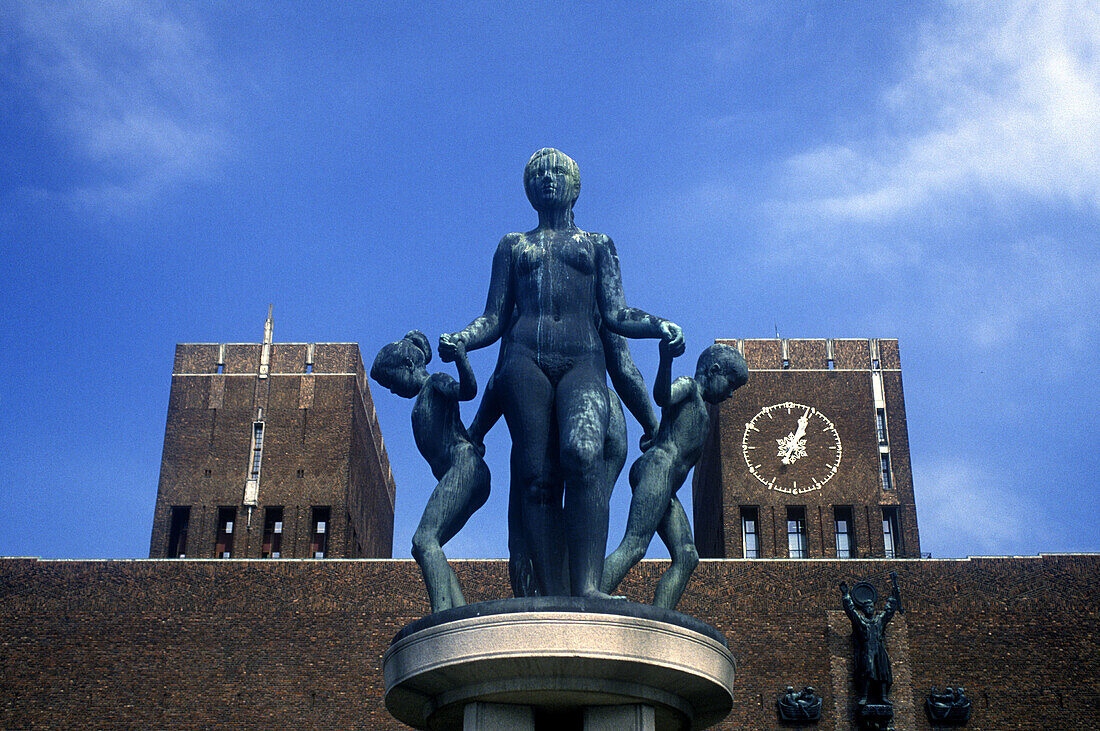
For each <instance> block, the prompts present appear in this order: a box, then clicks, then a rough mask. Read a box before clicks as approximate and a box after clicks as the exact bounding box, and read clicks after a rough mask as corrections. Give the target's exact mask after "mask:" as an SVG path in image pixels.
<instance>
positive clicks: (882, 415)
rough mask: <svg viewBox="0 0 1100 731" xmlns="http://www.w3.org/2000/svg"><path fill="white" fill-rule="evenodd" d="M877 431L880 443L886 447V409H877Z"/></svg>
mask: <svg viewBox="0 0 1100 731" xmlns="http://www.w3.org/2000/svg"><path fill="white" fill-rule="evenodd" d="M875 431H876V432H878V443H879V444H880V445H881V446H884V447H885V446H886V445H887V444H889V442H888V441H887V439H886V409H875Z"/></svg>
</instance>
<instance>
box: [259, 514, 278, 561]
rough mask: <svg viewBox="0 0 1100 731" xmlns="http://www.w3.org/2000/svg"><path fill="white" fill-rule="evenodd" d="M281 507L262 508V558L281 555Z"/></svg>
mask: <svg viewBox="0 0 1100 731" xmlns="http://www.w3.org/2000/svg"><path fill="white" fill-rule="evenodd" d="M282 550H283V509H282V508H281V507H278V508H266V509H265V510H264V544H263V549H262V553H261V554H260V555H261V556H262V557H263V558H282V557H283V553H282Z"/></svg>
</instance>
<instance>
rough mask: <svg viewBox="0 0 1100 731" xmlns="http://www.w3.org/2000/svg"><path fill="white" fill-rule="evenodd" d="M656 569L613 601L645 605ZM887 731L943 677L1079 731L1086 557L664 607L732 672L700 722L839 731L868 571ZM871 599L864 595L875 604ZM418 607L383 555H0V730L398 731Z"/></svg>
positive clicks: (781, 565) (484, 593)
mask: <svg viewBox="0 0 1100 731" xmlns="http://www.w3.org/2000/svg"><path fill="white" fill-rule="evenodd" d="M455 565H456V568H457V572H458V575H459V577H460V581H461V582H462V584H463V587H464V590H465V591H466V594H467V597H469V598H470V599H471V600H473V601H476V600H486V599H493V598H499V597H502V596H505V595H506V587H507V566H506V564H505V562H503V561H457V562H455ZM666 566H667V562H663V561H645V562H643V563H642V564H640V565H639V566H638V567H637V568H636V569H635V570H634V571H633V572H632V573H631V574H630V575H629V576H628V577H627V580H626V582H624V585H623V591H624V593H626V594H628V595H629V596H631V597H632V598H634V599H636V600H642V601H644V600H647V599H649V597H650V594H651V592H652V590H653V587H654V585H655V582H656V579H657V578H658V576H659V574H660V572H661V571H662V570H663V569H664V568H665V567H666ZM890 571H896V572H897V574H898V577H899V579H900V582H901V588H902V596H903V601H904V606H905V613H904V614H902V615H897V616H896V618H895V621H894V622H893V623H892V624H891V627H890V631H889V633H888V635H887V637H888V643H889V647H890V651H891V657H892V661H893V670H894V676H895V685H894V690H893V698H894V700H895V702H896V704H897V718H898V723H899V725H898V728H899V729H902V728H906V729H908V728H915V729H926V728H931V726H930V724H929V722H928V720H927V718H926V717H925V715H924V712H923V705H922V704H923V700H924V698H925V697H927V694H928V693H929V692H930V691H931V690H932V688H933V686H935V687H936V688H939V689H940V690H943V688H944V687H945V686H949V685H950V686H958V685H962V686H964V687H965V688H966V689H967V693H968V695H969V696H970V697H971V698H972V700H973V704H974V706H973V717H972V719H971V721H970V724H969V726H968V728H970V729H972V730H974V731H977V730H979V729H1052V728H1058V729H1063V728H1074V729H1077V728H1080V729H1091V728H1100V622H1098V606H1097V605H1098V602H1100V556H1096V555H1088V556H1080V555H1047V556H1038V557H1029V558H973V559H968V560H927V559H926V560H919V559H918V560H881V559H879V560H838V559H806V560H783V561H776V560H765V559H762V560H726V561H703V562H702V563H701V564H700V566H699V569H698V571H697V572H696V573H695V575H694V577H693V578H692V581H691V584H690V586H689V588H688V591H687V593H686V594H685V596H684V599H683V601H682V602H681V605H680V607H679V609H680V610H681V611H684V612H686V613H689V614H692V615H694V616H696V617H699V618H701V619H704V620H705V621H707V622H709V623H711V624H712V625H714V626H715V627H717V628H718V629H719V630H721V631H722V632H723V633H724V634H725V636H726V637H727V639H728V642H729V646H730V648H731V650H732V651H733V654H734V656H735V657H736V660H737V680H736V684H735V704H734V710H733V713H732V714H731V715H730V717H729V718H728V719H727V720H726V721H725V722H724V723H723V724H722V725H720V726H719V727H718V728H722V729H773V728H781V726H780V725H779V723H778V721H777V718H776V712H775V705H774V704H775V700H776V698H777V697H778V696H779V694H780V693H781V692H782V690H783V689H784V688H785V687H786V686H787V685H793V686H795V687H796V688H801V687H803V686H804V685H813V686H814V687H815V688H817V690H818V692H819V693H820V694H821V695H822V697H823V698H824V704H823V718H822V720H821V722H820V724H819V725H818V728H822V729H826V728H827V729H833V728H850V727H851V715H850V714H851V704H852V688H851V679H850V672H849V667H850V662H851V657H852V649H853V648H852V644H851V638H850V625H849V624H848V622H847V618H846V617H845V616H844V615H843V613H842V612H841V607H840V599H839V593H838V589H837V584H838V583H839V582H840V581H842V580H845V581H847V582H848V583H849V584H852V583H853V582H855V581H860V580H866V581H870V582H872V583H873V584H875V585H876V586H877V588H878V592H879V596H880V597H885V596H886V594H887V593H888V591H889V586H890V585H889V580H888V578H887V577H888V573H889V572H890ZM880 603H881V599H880ZM426 611H427V602H426V599H425V593H424V588H423V585H422V583H421V580H420V575H419V571H418V570H417V567H416V565H415V564H414V563H413V562H411V561H405V560H401V561H398V560H318V561H314V560H266V561H265V560H191V559H182V560H139V561H38V560H34V559H3V560H0V727H2V728H5V729H24V728H112V729H113V728H190V729H199V728H232V729H272V728H301V729H334V728H340V729H400V728H404V727H403V726H402V725H401V724H398V723H397V722H396V721H394V720H393V719H392V718H390V717H389V715H388V714H387V713H386V710H385V707H384V705H383V699H382V666H381V658H382V654H383V652H384V651H385V649H386V647H387V646H388V644H389V641H390V640H391V638H392V637H393V636H394V634H395V633H396V632H397V631H398V630H399V629H400V628H401V627H402V626H403V625H405V624H406V623H408V622H410V621H412V620H414V619H417V618H419V617H420V616H422V615H423V614H424V613H425V612H426Z"/></svg>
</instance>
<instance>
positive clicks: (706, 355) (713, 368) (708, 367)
mask: <svg viewBox="0 0 1100 731" xmlns="http://www.w3.org/2000/svg"><path fill="white" fill-rule="evenodd" d="M695 380H696V381H698V382H699V384H700V385H701V386H702V387H703V400H704V401H706V402H707V403H710V404H719V403H722V402H723V401H725V400H726V399H728V398H729V397H730V395H732V394H733V392H734V391H735V390H737V389H738V388H741V386H744V385H745V384H746V383H747V382H748V380H749V367H748V366H747V365H746V364H745V358H744V357H743V356H742V355H741V353H740V352H739V351H738V350H737V348H735V347H733V346H732V345H726V344H725V343H715V344H714V345H712V346H710V347H709V348H707V349H706V350H704V351H703V353H702V354H701V355H700V356H699V362H698V363H697V364H696V366H695Z"/></svg>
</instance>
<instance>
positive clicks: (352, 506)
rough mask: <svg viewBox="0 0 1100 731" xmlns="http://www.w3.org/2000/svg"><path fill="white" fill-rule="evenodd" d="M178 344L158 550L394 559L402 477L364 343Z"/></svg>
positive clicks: (153, 551) (267, 336)
mask: <svg viewBox="0 0 1100 731" xmlns="http://www.w3.org/2000/svg"><path fill="white" fill-rule="evenodd" d="M273 331H274V326H273V322H272V316H271V311H270V309H269V311H268V317H267V322H266V324H265V327H264V340H263V342H262V343H256V344H252V343H249V344H242V343H229V344H210V343H181V344H179V345H177V346H176V358H175V364H174V366H173V369H172V390H171V394H170V395H169V399H168V421H167V426H166V427H165V430H164V452H163V455H162V457H161V468H160V483H159V486H158V488H157V503H156V508H155V512H154V515H153V532H152V538H151V540H150V543H149V557H150V558H176V557H188V558H357V557H369V558H388V557H390V555H391V552H392V543H393V505H394V483H393V475H392V473H391V472H390V466H389V460H388V458H387V456H386V450H385V447H384V446H383V444H382V435H381V433H380V431H379V428H378V419H377V417H376V415H375V411H374V403H373V401H372V400H371V395H370V390H369V388H368V387H367V379H366V371H365V370H364V368H363V363H362V360H361V358H360V355H359V346H358V345H356V344H354V343H308V344H307V343H273V342H272V338H273Z"/></svg>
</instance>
